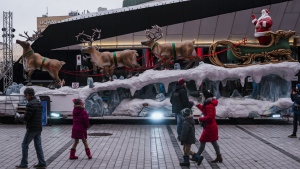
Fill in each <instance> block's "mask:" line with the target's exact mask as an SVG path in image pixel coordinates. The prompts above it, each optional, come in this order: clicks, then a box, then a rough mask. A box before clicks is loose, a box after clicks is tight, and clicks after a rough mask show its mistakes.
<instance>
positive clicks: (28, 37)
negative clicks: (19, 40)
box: [19, 31, 33, 41]
mask: <svg viewBox="0 0 300 169" xmlns="http://www.w3.org/2000/svg"><path fill="white" fill-rule="evenodd" d="M24 34H25V35H26V36H24V35H22V34H19V36H21V37H24V38H26V41H33V38H32V37H30V36H29V35H28V32H26V31H24Z"/></svg>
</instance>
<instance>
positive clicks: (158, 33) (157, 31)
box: [146, 25, 163, 41]
mask: <svg viewBox="0 0 300 169" xmlns="http://www.w3.org/2000/svg"><path fill="white" fill-rule="evenodd" d="M151 30H154V32H152V31H151ZM151 30H149V29H146V37H147V38H148V39H150V40H154V41H157V40H159V39H161V38H162V37H163V33H162V29H161V27H159V26H157V25H154V26H152V29H151Z"/></svg>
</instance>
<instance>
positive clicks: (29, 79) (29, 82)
mask: <svg viewBox="0 0 300 169" xmlns="http://www.w3.org/2000/svg"><path fill="white" fill-rule="evenodd" d="M33 71H34V70H29V72H28V83H27V84H26V86H32V83H31V75H32V73H33Z"/></svg>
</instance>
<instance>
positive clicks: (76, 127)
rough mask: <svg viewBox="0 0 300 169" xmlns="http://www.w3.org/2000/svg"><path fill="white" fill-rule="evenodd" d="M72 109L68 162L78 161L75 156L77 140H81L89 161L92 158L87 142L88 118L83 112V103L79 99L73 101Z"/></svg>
mask: <svg viewBox="0 0 300 169" xmlns="http://www.w3.org/2000/svg"><path fill="white" fill-rule="evenodd" d="M72 101H73V103H74V109H73V127H72V138H73V139H74V143H73V145H72V148H71V151H70V160H75V159H78V156H75V153H76V147H77V144H78V143H79V139H81V140H82V142H83V145H84V147H85V152H86V155H87V156H88V158H89V159H91V158H92V155H91V151H90V148H89V145H88V142H87V129H88V127H89V125H90V124H89V116H88V114H87V112H86V111H85V110H84V101H83V100H81V99H73V100H72Z"/></svg>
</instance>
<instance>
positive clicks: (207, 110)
mask: <svg viewBox="0 0 300 169" xmlns="http://www.w3.org/2000/svg"><path fill="white" fill-rule="evenodd" d="M203 96H204V99H205V100H204V103H203V105H201V104H198V105H197V107H198V108H199V109H200V110H201V111H202V113H203V116H201V117H199V119H198V120H199V122H200V123H201V126H202V127H203V131H202V134H201V137H200V139H199V141H200V147H199V150H198V152H197V154H199V155H200V154H202V152H203V151H204V148H205V144H206V142H211V143H212V145H213V147H214V149H215V151H216V154H217V158H216V159H215V160H213V161H211V162H212V163H216V162H223V158H222V156H221V153H220V147H219V145H218V142H217V140H218V138H219V137H218V125H217V122H216V106H217V105H218V100H216V99H215V98H214V97H213V94H212V93H211V92H210V91H209V90H205V91H203Z"/></svg>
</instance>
